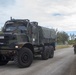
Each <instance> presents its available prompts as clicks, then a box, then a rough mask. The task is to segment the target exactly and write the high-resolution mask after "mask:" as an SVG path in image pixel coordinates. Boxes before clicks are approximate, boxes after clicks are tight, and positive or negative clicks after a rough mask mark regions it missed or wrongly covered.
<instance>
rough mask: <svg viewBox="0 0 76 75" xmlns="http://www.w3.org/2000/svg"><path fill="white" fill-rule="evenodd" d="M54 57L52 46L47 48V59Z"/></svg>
mask: <svg viewBox="0 0 76 75" xmlns="http://www.w3.org/2000/svg"><path fill="white" fill-rule="evenodd" d="M53 57H54V48H53V46H50V47H49V58H53Z"/></svg>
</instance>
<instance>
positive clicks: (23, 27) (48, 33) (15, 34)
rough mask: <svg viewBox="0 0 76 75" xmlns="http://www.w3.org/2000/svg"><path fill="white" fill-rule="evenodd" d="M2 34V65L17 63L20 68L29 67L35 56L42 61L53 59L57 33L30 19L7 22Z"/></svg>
mask: <svg viewBox="0 0 76 75" xmlns="http://www.w3.org/2000/svg"><path fill="white" fill-rule="evenodd" d="M2 32H3V33H2V34H0V65H6V64H7V63H8V62H9V61H15V63H16V64H17V66H18V67H22V68H23V67H28V66H30V65H31V64H32V62H33V57H34V55H41V57H42V59H44V60H46V59H48V58H53V56H54V50H55V40H56V32H55V30H54V29H49V28H45V27H41V26H39V25H38V22H30V21H29V20H28V19H11V20H8V21H6V22H5V24H4V27H3V29H2Z"/></svg>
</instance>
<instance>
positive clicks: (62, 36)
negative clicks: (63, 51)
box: [57, 31, 69, 44]
mask: <svg viewBox="0 0 76 75" xmlns="http://www.w3.org/2000/svg"><path fill="white" fill-rule="evenodd" d="M68 38H69V36H68V34H67V33H66V32H64V31H63V32H57V43H62V44H65V42H66V41H68Z"/></svg>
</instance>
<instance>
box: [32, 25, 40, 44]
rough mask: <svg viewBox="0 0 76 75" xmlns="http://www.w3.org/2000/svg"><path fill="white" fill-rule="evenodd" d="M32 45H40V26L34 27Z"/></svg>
mask: <svg viewBox="0 0 76 75" xmlns="http://www.w3.org/2000/svg"><path fill="white" fill-rule="evenodd" d="M32 43H33V44H35V45H38V44H39V31H38V25H35V24H34V25H32Z"/></svg>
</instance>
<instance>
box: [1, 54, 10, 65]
mask: <svg viewBox="0 0 76 75" xmlns="http://www.w3.org/2000/svg"><path fill="white" fill-rule="evenodd" d="M8 62H9V60H7V58H6V56H3V55H0V66H3V65H6V64H7V63H8Z"/></svg>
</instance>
